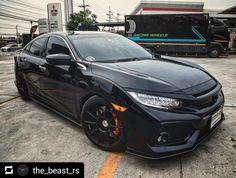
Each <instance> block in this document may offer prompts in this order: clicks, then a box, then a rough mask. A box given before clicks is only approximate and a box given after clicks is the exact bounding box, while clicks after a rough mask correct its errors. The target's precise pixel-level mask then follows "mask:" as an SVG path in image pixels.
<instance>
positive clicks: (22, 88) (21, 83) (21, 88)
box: [15, 67, 30, 101]
mask: <svg viewBox="0 0 236 178" xmlns="http://www.w3.org/2000/svg"><path fill="white" fill-rule="evenodd" d="M15 77H16V87H17V90H18V93H19V94H20V97H21V98H22V99H23V100H25V101H29V100H30V97H29V93H28V87H27V84H26V81H25V80H24V77H23V74H22V72H21V71H20V69H19V68H18V67H16V69H15Z"/></svg>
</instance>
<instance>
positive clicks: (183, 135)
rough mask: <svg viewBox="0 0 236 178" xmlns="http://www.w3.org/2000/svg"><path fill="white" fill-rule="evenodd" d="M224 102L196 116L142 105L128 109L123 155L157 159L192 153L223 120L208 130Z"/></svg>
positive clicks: (125, 120)
mask: <svg viewBox="0 0 236 178" xmlns="http://www.w3.org/2000/svg"><path fill="white" fill-rule="evenodd" d="M223 105H224V99H223V98H219V99H218V100H217V102H215V104H214V105H212V106H209V107H206V108H202V109H201V110H199V111H198V112H196V113H187V112H186V113H183V112H171V111H165V110H158V109H155V108H150V107H146V106H135V105H133V106H131V107H130V108H129V110H128V111H127V112H126V113H124V115H123V116H122V117H123V122H124V123H125V124H124V125H125V133H126V140H127V152H129V153H132V154H135V155H138V156H141V157H145V158H150V159H160V158H165V157H171V156H174V155H178V154H183V153H186V152H189V151H192V150H194V149H195V148H196V147H197V145H199V143H201V142H202V141H203V140H204V139H205V138H207V137H208V136H209V135H210V134H211V133H213V132H214V131H215V130H216V128H217V127H218V126H219V125H220V123H222V121H223V120H224V114H223V112H222V115H221V119H220V121H219V122H218V123H217V124H216V125H215V126H214V127H213V128H210V124H211V117H212V115H213V114H214V113H215V112H216V111H218V110H219V109H221V108H223Z"/></svg>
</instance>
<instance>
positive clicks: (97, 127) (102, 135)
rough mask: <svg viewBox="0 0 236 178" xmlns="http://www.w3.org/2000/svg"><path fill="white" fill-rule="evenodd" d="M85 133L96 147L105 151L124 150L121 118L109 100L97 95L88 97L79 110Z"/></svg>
mask: <svg viewBox="0 0 236 178" xmlns="http://www.w3.org/2000/svg"><path fill="white" fill-rule="evenodd" d="M81 118H82V124H83V127H84V131H85V134H86V135H87V137H88V138H89V140H90V141H91V142H92V143H93V144H95V145H96V146H97V147H99V148H101V149H103V150H106V151H123V150H125V134H124V127H123V125H122V122H121V119H118V118H117V116H116V111H115V109H114V108H113V107H112V106H111V104H110V103H109V102H107V101H106V100H105V99H103V98H101V97H99V96H93V97H91V98H89V99H88V100H87V101H86V102H85V104H84V105H83V109H82V112H81Z"/></svg>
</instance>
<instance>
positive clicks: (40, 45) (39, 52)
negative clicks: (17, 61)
mask: <svg viewBox="0 0 236 178" xmlns="http://www.w3.org/2000/svg"><path fill="white" fill-rule="evenodd" d="M46 39H47V38H46V37H44V38H40V39H37V40H35V41H34V42H33V43H32V45H31V47H30V54H32V55H35V56H42V57H43V56H45V53H44V43H45V41H46Z"/></svg>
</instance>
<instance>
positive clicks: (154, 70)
mask: <svg viewBox="0 0 236 178" xmlns="http://www.w3.org/2000/svg"><path fill="white" fill-rule="evenodd" d="M92 72H93V73H94V74H96V75H99V76H102V77H104V78H106V79H109V80H112V81H113V82H114V83H116V84H118V85H119V86H121V87H123V88H130V89H136V90H146V91H156V92H164V93H165V92H176V91H179V90H183V89H186V88H190V87H193V86H196V85H199V84H202V83H204V82H206V81H208V80H211V79H212V78H211V77H210V76H209V75H208V74H207V73H206V72H204V71H202V70H199V69H197V68H195V67H194V66H190V65H185V64H181V63H176V61H175V62H171V61H170V60H168V61H165V60H151V59H150V60H139V61H128V62H116V63H93V65H92Z"/></svg>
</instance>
